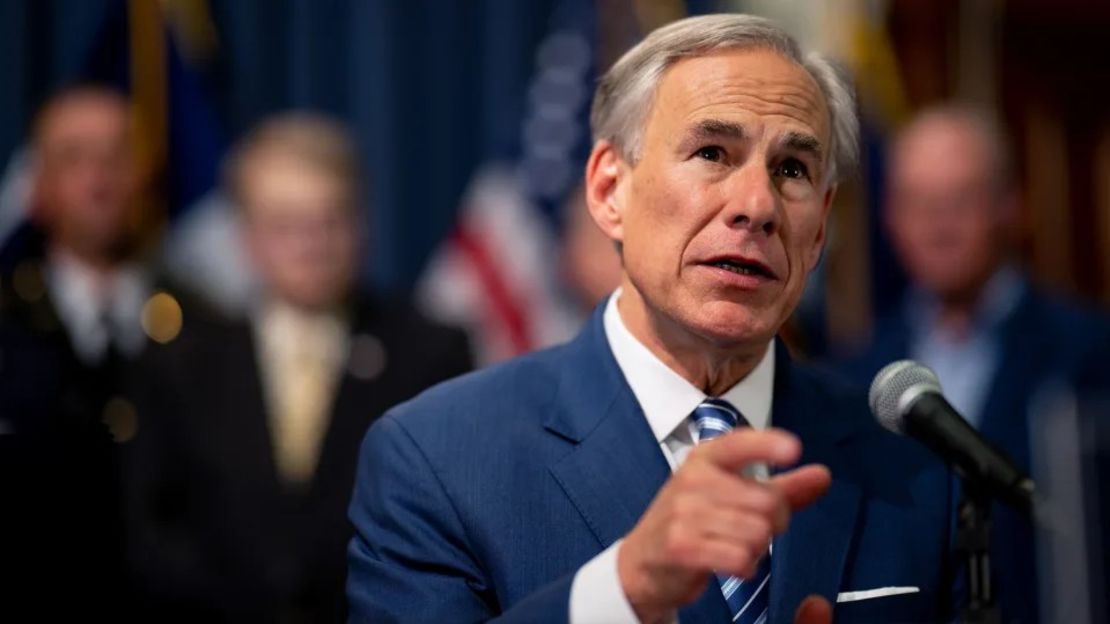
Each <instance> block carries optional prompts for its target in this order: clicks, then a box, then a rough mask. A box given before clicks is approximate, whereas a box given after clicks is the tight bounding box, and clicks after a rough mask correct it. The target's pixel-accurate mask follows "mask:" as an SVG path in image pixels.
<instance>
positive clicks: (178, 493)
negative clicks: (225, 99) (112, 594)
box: [128, 113, 471, 622]
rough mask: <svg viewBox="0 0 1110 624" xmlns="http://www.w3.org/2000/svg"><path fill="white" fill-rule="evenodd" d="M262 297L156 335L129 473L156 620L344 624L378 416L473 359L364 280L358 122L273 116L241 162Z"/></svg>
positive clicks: (236, 186)
mask: <svg viewBox="0 0 1110 624" xmlns="http://www.w3.org/2000/svg"><path fill="white" fill-rule="evenodd" d="M226 182H227V185H228V187H229V189H228V190H229V191H230V193H231V195H232V196H233V198H234V199H235V200H236V203H237V204H239V206H240V207H241V219H242V226H243V236H244V245H245V246H246V249H247V251H248V255H249V257H250V258H251V260H252V261H253V265H254V268H255V270H256V272H257V278H258V280H259V281H260V285H261V290H262V292H263V296H262V298H261V300H259V301H258V302H257V305H256V306H255V309H254V311H253V312H252V313H251V314H250V316H249V319H246V320H243V321H242V322H232V323H210V324H208V325H206V326H201V327H191V328H190V330H191V331H190V332H188V333H186V334H183V335H182V337H181V338H180V339H179V340H177V341H175V342H173V343H171V344H169V345H167V346H166V347H165V348H158V349H152V350H151V352H150V354H149V358H147V359H146V360H145V363H146V364H147V366H148V367H149V369H150V376H149V377H150V383H149V384H148V386H147V387H146V388H145V389H144V390H143V392H142V393H141V394H140V395H139V396H140V399H139V408H140V413H141V414H143V416H144V423H145V426H144V428H143V429H141V430H140V432H139V434H138V437H137V439H136V444H135V445H134V448H133V450H134V451H135V453H134V455H133V456H132V457H131V461H132V462H133V464H132V466H131V469H130V470H129V474H131V475H133V476H134V477H135V479H134V480H133V481H132V482H131V483H130V487H129V488H128V496H129V499H130V500H129V508H130V510H131V514H130V517H131V519H132V521H133V522H134V527H133V531H132V534H131V537H132V538H133V544H132V546H133V548H132V551H131V552H132V554H133V555H134V557H133V563H134V565H135V570H136V572H137V576H138V578H140V579H141V580H142V582H143V584H144V585H143V588H142V589H143V591H144V594H145V597H146V598H145V600H146V608H147V610H148V613H147V614H148V615H149V616H150V617H151V618H153V619H157V620H158V621H166V620H167V619H173V618H177V619H180V620H187V621H235V622H279V621H280V622H343V621H345V618H346V607H345V600H344V597H343V585H344V580H345V576H346V574H345V572H346V560H345V549H346V544H347V542H348V540H349V539H350V535H351V530H350V528H349V526H348V522H347V520H346V506H347V501H348V500H349V497H350V492H351V490H352V486H353V479H354V473H355V464H356V456H357V452H358V446H359V441H360V440H361V439H362V435H363V433H364V432H365V431H366V428H367V427H368V426H369V424H370V422H371V421H373V420H374V418H375V417H377V416H378V415H379V414H381V413H382V412H384V411H385V410H386V409H387V408H389V407H390V406H392V405H394V404H396V403H398V402H400V401H403V400H405V399H408V398H410V397H412V396H414V395H415V394H417V393H418V392H420V391H421V390H422V389H423V388H425V387H427V386H429V385H431V384H434V383H436V382H438V381H441V380H443V379H447V378H449V377H452V376H455V375H458V374H461V373H463V372H465V371H466V370H468V369H469V368H470V362H471V360H470V354H469V350H468V346H467V343H466V339H465V337H464V335H463V334H462V333H461V332H459V331H456V330H454V329H449V328H445V327H442V326H437V325H433V324H431V323H429V322H427V321H425V320H423V319H422V318H421V317H420V316H419V315H418V314H417V313H416V312H415V311H414V310H413V309H412V308H411V307H409V306H408V304H407V303H400V302H393V301H386V300H382V299H377V298H374V297H371V296H370V295H368V294H367V293H365V292H362V291H360V290H359V289H358V288H357V286H356V277H357V269H358V261H359V240H360V236H361V227H360V221H361V219H360V215H359V211H358V205H359V204H358V197H359V194H360V190H361V189H360V184H359V162H358V159H357V158H356V152H355V147H354V145H353V144H352V143H351V141H350V139H349V138H348V134H347V131H346V129H345V128H343V127H341V126H339V125H337V124H336V123H334V122H332V121H330V120H327V119H325V118H322V117H317V116H313V115H310V114H307V113H289V114H285V115H281V116H277V117H274V118H271V119H269V120H267V121H265V122H264V123H262V124H261V125H260V126H258V127H257V128H256V129H255V130H254V131H252V132H251V133H249V135H248V136H247V137H245V138H244V139H243V141H242V142H241V143H240V145H239V146H238V147H237V148H236V149H235V150H234V152H233V154H232V156H231V157H230V159H229V162H228V166H227V180H226Z"/></svg>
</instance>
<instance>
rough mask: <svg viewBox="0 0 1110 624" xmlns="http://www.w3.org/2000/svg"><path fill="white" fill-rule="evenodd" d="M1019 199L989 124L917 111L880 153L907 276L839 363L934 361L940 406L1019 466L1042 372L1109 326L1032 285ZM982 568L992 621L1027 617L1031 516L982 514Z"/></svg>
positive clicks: (863, 368) (963, 110) (1033, 604)
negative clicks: (986, 547) (886, 155)
mask: <svg viewBox="0 0 1110 624" xmlns="http://www.w3.org/2000/svg"><path fill="white" fill-rule="evenodd" d="M1019 210H1020V203H1019V198H1018V189H1017V186H1016V184H1015V181H1014V179H1013V173H1012V171H1011V166H1010V163H1009V156H1008V154H1007V149H1006V147H1005V142H1004V141H1003V139H1002V136H1001V133H1000V131H999V129H998V128H997V127H996V126H995V125H994V124H993V123H992V122H991V121H990V119H989V118H988V117H987V116H985V115H984V114H983V113H981V112H979V111H976V110H974V109H970V108H967V107H962V106H959V105H946V106H940V107H936V108H933V109H930V110H927V111H924V112H922V113H921V114H920V115H919V116H918V117H916V118H915V119H914V120H913V121H912V122H911V123H910V124H909V125H908V126H907V127H906V128H905V129H904V130H903V131H902V132H901V133H900V135H899V136H898V138H897V140H896V141H895V143H894V146H893V149H892V151H891V160H890V167H889V173H888V196H887V202H886V212H885V220H886V225H887V229H888V231H889V233H890V235H891V240H892V242H893V244H894V247H895V250H896V251H897V253H898V255H899V257H900V259H901V261H902V264H903V266H904V267H905V269H906V271H907V272H908V274H909V277H910V281H911V287H910V289H909V291H908V292H907V294H906V296H905V299H904V301H903V303H902V305H901V306H899V307H898V308H896V309H895V311H894V313H893V314H892V315H890V316H889V317H887V318H885V319H882V320H880V322H879V323H878V324H877V326H876V329H875V332H874V335H873V336H872V339H871V343H870V345H869V346H868V347H867V348H866V349H864V350H863V351H862V352H860V353H858V354H857V355H855V356H853V357H852V358H850V359H849V362H848V364H847V367H846V368H847V370H849V371H851V372H852V373H853V374H854V375H856V376H858V377H859V379H860V381H863V382H866V381H868V380H870V379H871V377H872V376H873V375H874V374H875V373H876V372H877V371H878V370H879V369H880V368H882V366H883V365H884V364H886V363H888V362H890V361H892V360H896V359H901V358H907V357H908V358H912V359H915V360H918V361H920V362H921V363H923V364H925V365H926V366H929V367H930V368H932V369H933V370H934V371H936V373H937V376H938V378H939V379H940V382H941V385H942V386H943V387H944V390H945V394H946V396H947V397H948V399H949V400H950V401H951V403H952V405H953V406H954V407H955V408H956V409H957V410H958V411H959V412H960V413H961V414H963V415H964V417H965V418H967V420H968V421H969V422H971V423H972V424H973V425H974V426H976V427H977V428H978V429H979V430H980V431H981V432H982V433H983V435H984V436H986V437H987V438H988V439H990V440H991V441H992V442H994V443H995V444H996V445H998V446H999V447H1000V448H1002V449H1003V450H1004V451H1006V452H1007V453H1008V454H1009V455H1010V456H1011V457H1012V458H1013V459H1014V460H1015V461H1016V462H1017V464H1018V465H1019V466H1021V467H1022V468H1023V469H1024V470H1025V471H1026V472H1028V471H1029V470H1030V467H1031V466H1030V464H1031V459H1030V443H1029V423H1028V411H1029V406H1030V401H1031V400H1032V399H1033V397H1034V396H1035V395H1036V392H1037V391H1038V390H1039V389H1041V388H1042V387H1043V385H1044V384H1045V382H1046V381H1049V380H1054V379H1060V380H1064V379H1067V378H1069V377H1073V376H1075V375H1078V374H1080V373H1081V370H1080V369H1081V368H1082V367H1083V365H1084V364H1083V363H1084V362H1090V361H1092V360H1093V359H1094V356H1093V354H1094V353H1096V352H1099V350H1104V349H1105V345H1106V344H1107V336H1108V329H1110V328H1108V325H1107V322H1106V320H1105V319H1103V318H1101V317H1099V316H1097V315H1095V314H1093V313H1091V312H1090V311H1087V310H1084V309H1082V308H1079V307H1078V306H1075V305H1072V304H1069V303H1067V302H1064V301H1062V300H1060V299H1059V298H1056V297H1053V296H1050V295H1048V294H1046V293H1044V292H1042V291H1041V290H1040V289H1038V288H1036V287H1034V286H1033V285H1032V284H1031V283H1030V282H1029V280H1028V279H1027V278H1026V277H1025V276H1024V275H1023V273H1022V272H1021V270H1020V269H1019V268H1018V267H1017V265H1016V262H1015V260H1014V258H1013V251H1014V249H1015V247H1016V244H1017V237H1018V223H1019V216H1020V214H1019ZM993 516H994V518H993V522H994V529H995V531H994V536H993V543H992V546H993V548H992V553H991V559H992V561H993V564H994V570H993V573H992V577H993V578H994V579H995V583H994V585H995V589H996V590H997V591H998V593H999V596H1000V603H1001V604H1000V606H1001V608H1002V614H1003V621H1006V622H1015V621H1021V622H1029V621H1036V619H1037V613H1038V608H1037V577H1036V573H1035V567H1034V559H1035V556H1034V555H1035V553H1034V547H1033V527H1032V525H1031V524H1030V523H1029V522H1027V521H1026V520H1024V519H1023V518H1021V517H1020V516H1019V515H1018V514H1017V513H1016V512H1013V511H1011V510H1009V509H1007V508H1005V507H1001V506H998V507H996V509H995V510H994V512H993Z"/></svg>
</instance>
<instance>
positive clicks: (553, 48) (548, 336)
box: [417, 0, 596, 364]
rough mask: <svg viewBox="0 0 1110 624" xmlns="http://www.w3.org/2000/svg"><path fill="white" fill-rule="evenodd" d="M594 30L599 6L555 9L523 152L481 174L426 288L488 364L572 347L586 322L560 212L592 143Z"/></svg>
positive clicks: (435, 310)
mask: <svg viewBox="0 0 1110 624" xmlns="http://www.w3.org/2000/svg"><path fill="white" fill-rule="evenodd" d="M594 24H595V19H594V5H593V3H592V2H588V1H586V0H565V1H563V2H560V3H558V4H557V5H556V6H555V9H554V11H553V13H552V16H551V20H550V25H549V28H548V31H547V33H546V35H545V36H544V38H543V39H542V41H541V42H540V45H539V46H538V48H537V51H536V61H535V67H534V72H533V76H532V79H531V82H530V85H529V88H528V93H529V94H530V98H529V104H528V106H527V111H526V113H525V116H524V119H523V120H521V122H520V126H521V137H520V145H519V149H518V150H516V154H515V157H510V158H500V159H495V160H493V161H491V162H488V163H486V164H484V165H482V166H481V167H479V168H478V170H477V173H476V174H475V175H474V177H473V178H472V180H471V182H470V184H469V188H468V190H467V192H466V193H465V194H464V198H463V200H462V205H461V207H460V210H459V216H458V218H457V222H456V225H455V227H454V229H453V231H452V233H451V234H450V235H449V237H448V238H447V240H446V241H445V242H444V243H443V244H442V245H441V246H440V248H439V249H437V250H436V251H435V252H434V253H433V255H432V259H431V260H430V262H429V264H428V266H427V269H426V271H425V273H424V275H423V276H422V277H421V279H420V281H419V283H418V285H417V299H418V301H419V303H420V304H421V306H422V308H423V309H424V310H426V311H427V312H428V313H429V314H430V315H431V316H433V317H435V318H437V319H439V320H442V321H445V322H450V323H453V324H456V325H459V326H462V327H464V328H466V329H467V330H468V331H469V333H470V335H471V338H472V344H473V346H474V348H475V350H476V355H477V357H478V360H479V362H481V363H483V364H489V363H492V362H496V361H499V360H503V359H506V358H509V357H513V356H515V355H519V354H522V353H526V352H529V351H531V350H534V349H537V348H541V347H545V346H548V345H552V344H556V343H559V342H563V341H565V340H567V339H569V338H570V337H571V336H572V335H573V334H574V333H575V331H577V329H578V327H579V325H580V324H581V321H582V318H583V311H582V310H580V309H578V307H577V305H576V304H575V303H574V302H573V299H572V298H571V297H570V295H569V294H568V293H567V289H566V287H565V285H564V284H563V283H562V282H561V280H560V278H559V275H560V270H559V262H558V259H559V257H560V246H559V225H560V218H559V216H560V215H559V211H560V210H561V207H562V206H563V204H564V203H566V200H567V198H568V196H569V194H570V193H572V192H574V191H575V190H576V189H578V188H579V183H580V180H581V172H582V170H583V163H584V160H585V156H586V154H587V152H588V149H589V146H590V136H589V123H588V115H589V100H590V95H591V93H592V90H593V82H594V78H595V75H596V72H595V66H596V61H595V57H596V53H595V49H596V45H595V41H596V35H595V32H594V29H595V27H594ZM579 192H580V191H579Z"/></svg>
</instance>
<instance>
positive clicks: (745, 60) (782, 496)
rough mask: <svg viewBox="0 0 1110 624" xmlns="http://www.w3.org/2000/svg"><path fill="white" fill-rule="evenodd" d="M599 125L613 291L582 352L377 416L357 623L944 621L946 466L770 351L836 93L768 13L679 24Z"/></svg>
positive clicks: (596, 201)
mask: <svg viewBox="0 0 1110 624" xmlns="http://www.w3.org/2000/svg"><path fill="white" fill-rule="evenodd" d="M591 124H592V127H593V133H594V139H595V145H594V149H593V152H592V153H591V156H590V159H589V162H588V164H587V170H586V199H587V205H588V207H589V210H590V213H591V215H592V217H593V219H594V221H595V222H596V223H597V225H598V226H599V227H600V228H601V229H602V231H603V232H605V234H606V235H607V236H608V237H609V238H610V239H612V240H613V241H614V242H615V243H616V245H617V246H618V248H619V249H620V252H621V258H622V264H623V274H622V282H621V287H620V289H618V291H617V292H616V293H614V294H613V295H612V296H611V297H609V299H608V300H607V302H605V303H603V304H602V305H601V306H600V307H599V308H598V309H597V311H596V312H595V313H594V315H593V317H592V319H591V320H590V321H589V323H588V324H587V326H586V327H585V329H584V330H583V331H582V333H581V334H580V335H579V336H578V337H577V338H576V339H575V340H573V341H572V342H570V343H569V344H566V345H564V346H561V347H557V348H554V349H551V350H548V351H544V352H541V353H537V354H535V355H532V356H528V357H524V358H521V359H518V360H515V361H512V362H509V363H508V364H505V365H502V366H498V367H495V368H492V369H488V370H485V371H482V372H479V373H476V374H473V375H470V376H466V377H463V378H460V379H457V380H454V381H452V382H448V383H446V384H443V385H441V386H438V387H437V388H434V389H432V390H430V391H428V392H426V393H425V394H423V395H422V396H420V397H418V398H417V399H415V400H413V401H411V402H408V403H406V404H403V405H401V406H399V407H397V408H396V409H394V410H392V411H391V412H389V413H387V414H386V415H385V416H384V417H383V418H382V419H381V420H380V421H379V422H378V423H377V424H375V425H374V426H373V427H372V428H371V430H370V432H369V433H368V434H367V437H366V439H365V441H364V443H363V448H362V454H361V458H360V463H359V469H358V475H357V482H356V486H355V492H354V500H353V502H352V504H351V508H350V514H351V519H352V521H353V523H354V525H355V528H356V535H355V538H354V539H353V540H352V542H351V545H350V548H349V561H350V572H349V578H348V597H349V599H350V602H351V614H352V619H353V620H354V621H358V622H395V621H405V622H446V621H450V622H472V621H483V620H492V619H498V621H519V622H567V621H570V622H576V623H577V622H620V621H629V622H636V621H642V622H663V621H673V620H674V619H675V618H676V617H677V618H679V619H680V620H681V621H684V622H687V621H692V622H730V621H734V622H742V623H747V624H751V623H756V622H768V621H770V622H785V621H792V620H793V619H794V618H795V616H796V617H797V621H802V622H828V621H829V620H830V618H831V617H832V615H833V605H835V615H836V618H837V621H838V622H875V621H898V622H910V621H937V620H939V619H942V618H943V617H946V613H947V612H946V607H945V606H944V605H945V604H946V597H945V596H944V592H943V589H942V586H943V585H942V582H941V577H942V575H943V568H944V566H945V563H946V562H945V561H944V560H943V557H944V555H943V553H944V552H945V550H946V546H947V543H948V539H949V536H948V533H947V522H946V520H945V506H946V504H947V496H948V492H947V479H946V475H945V474H944V472H943V470H942V469H940V468H939V467H938V465H937V463H936V462H933V461H932V460H931V459H930V458H929V457H927V456H926V455H925V454H924V451H922V450H921V449H919V448H917V447H916V446H915V445H914V444H913V443H912V442H909V441H904V440H900V439H897V438H895V437H894V436H892V435H890V434H887V433H885V432H884V431H882V430H880V429H879V428H878V427H877V425H875V424H874V423H873V421H872V420H871V418H870V416H869V415H868V413H867V408H866V406H865V401H864V399H863V397H862V396H859V395H857V394H854V393H852V392H851V391H849V390H846V389H845V388H844V387H842V386H840V385H839V384H837V383H836V382H834V381H833V380H831V379H829V378H826V377H824V376H821V375H819V374H817V373H815V372H813V371H810V370H807V369H805V368H804V367H802V366H799V365H797V364H795V363H793V362H792V361H791V360H790V357H789V355H788V354H787V352H786V351H785V349H783V348H782V347H781V345H780V344H779V343H777V342H776V341H775V335H776V333H777V331H778V330H779V328H780V327H781V325H782V324H783V322H784V321H785V320H786V318H787V317H788V316H789V315H790V313H791V312H792V310H793V309H794V307H795V305H796V304H797V302H798V299H799V297H800V295H801V293H802V289H803V286H804V284H805V280H806V276H807V275H808V273H809V272H810V271H811V270H812V269H813V267H814V265H815V264H816V263H817V260H818V258H819V256H820V253H821V248H822V246H823V243H824V240H825V233H826V229H825V223H826V218H827V216H828V212H829V207H830V205H831V203H832V199H833V196H834V194H835V190H836V183H837V181H838V180H839V179H840V176H842V175H844V174H845V173H846V172H847V171H848V170H849V169H850V167H851V166H852V164H853V161H854V160H855V153H856V149H857V148H856V141H857V134H858V122H857V120H856V117H855V113H854V106H853V99H852V96H851V94H850V91H849V88H848V86H847V85H846V84H845V83H844V82H843V81H842V80H841V78H840V77H839V76H838V75H837V74H836V72H834V71H833V69H832V68H831V67H830V65H829V64H828V63H827V62H826V61H825V60H823V59H822V58H821V57H819V56H814V55H808V56H807V55H803V54H802V53H801V52H800V51H799V49H798V46H797V44H796V43H795V42H794V41H793V40H792V39H791V38H790V37H789V36H788V35H786V34H785V33H784V32H783V31H781V30H780V29H779V28H777V27H776V26H774V25H773V24H771V23H769V22H767V21H765V20H762V19H759V18H753V17H749V16H743V15H718V16H705V17H698V18H690V19H686V20H682V21H679V22H676V23H674V24H671V25H670V26H667V27H665V28H662V29H660V30H658V31H656V32H654V33H652V34H651V35H649V36H648V37H647V38H646V39H645V40H644V41H643V42H642V43H640V44H639V45H638V46H636V47H635V48H633V49H632V50H631V51H630V52H628V53H627V54H626V55H625V56H624V57H623V58H622V59H621V60H620V61H618V62H617V63H616V65H614V67H613V68H612V69H611V70H610V71H609V72H608V73H607V74H606V76H605V77H604V78H603V79H602V81H601V84H600V86H599V88H598V91H597V94H596V96H595V100H594V105H593V112H592V118H591ZM771 425H774V428H771ZM799 461H800V462H801V463H803V464H804V465H802V466H801V467H798V468H794V469H786V467H788V466H791V465H793V464H796V463H798V462H799ZM768 473H773V475H772V474H768ZM788 525H789V529H788V528H787V527H788Z"/></svg>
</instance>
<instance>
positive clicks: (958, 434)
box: [868, 360, 1034, 513]
mask: <svg viewBox="0 0 1110 624" xmlns="http://www.w3.org/2000/svg"><path fill="white" fill-rule="evenodd" d="M868 403H869V404H870V406H871V412H872V413H873V414H874V415H875V418H877V419H878V421H879V423H880V424H881V425H882V426H883V427H885V428H886V429H889V430H890V431H893V432H894V433H898V434H904V435H908V436H910V437H911V438H914V439H915V440H917V441H919V442H921V443H923V444H924V445H925V446H927V447H929V448H930V449H931V450H932V451H933V452H934V453H936V454H937V455H939V456H940V457H942V458H943V459H944V460H945V461H947V462H948V463H949V464H951V465H953V466H954V467H955V469H956V471H957V472H958V473H959V474H960V475H961V476H963V478H964V479H965V481H966V482H967V483H968V485H969V486H970V487H973V488H977V489H978V490H979V491H981V492H982V493H984V494H990V495H992V496H995V497H997V498H998V499H999V500H1002V501H1004V502H1006V503H1008V504H1009V505H1011V506H1013V507H1016V508H1017V509H1019V510H1021V511H1024V512H1026V513H1031V512H1032V508H1033V492H1034V486H1033V481H1032V480H1031V479H1030V478H1029V477H1027V476H1025V475H1024V474H1023V473H1022V472H1021V471H1020V470H1018V468H1017V467H1016V466H1014V464H1013V462H1012V461H1010V459H1009V458H1008V457H1006V455H1005V454H1004V453H1002V452H1001V451H999V450H998V449H996V448H994V447H993V446H991V444H990V443H988V442H987V441H986V440H984V439H983V437H982V436H980V435H979V432H978V431H976V430H975V429H974V428H972V426H971V425H969V424H968V422H967V421H966V420H964V419H963V417H962V416H960V414H959V413H958V412H957V411H956V409H955V408H953V407H952V405H950V404H949V403H948V401H947V400H945V398H944V395H943V394H941V389H940V381H939V380H937V376H936V374H935V373H933V371H931V370H929V369H928V368H927V367H925V366H922V365H921V364H918V363H917V362H914V361H912V360H900V361H898V362H894V363H891V364H888V365H887V366H886V367H884V368H883V369H882V370H881V371H879V373H878V374H877V375H875V380H874V381H872V382H871V392H870V393H869V396H868Z"/></svg>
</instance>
